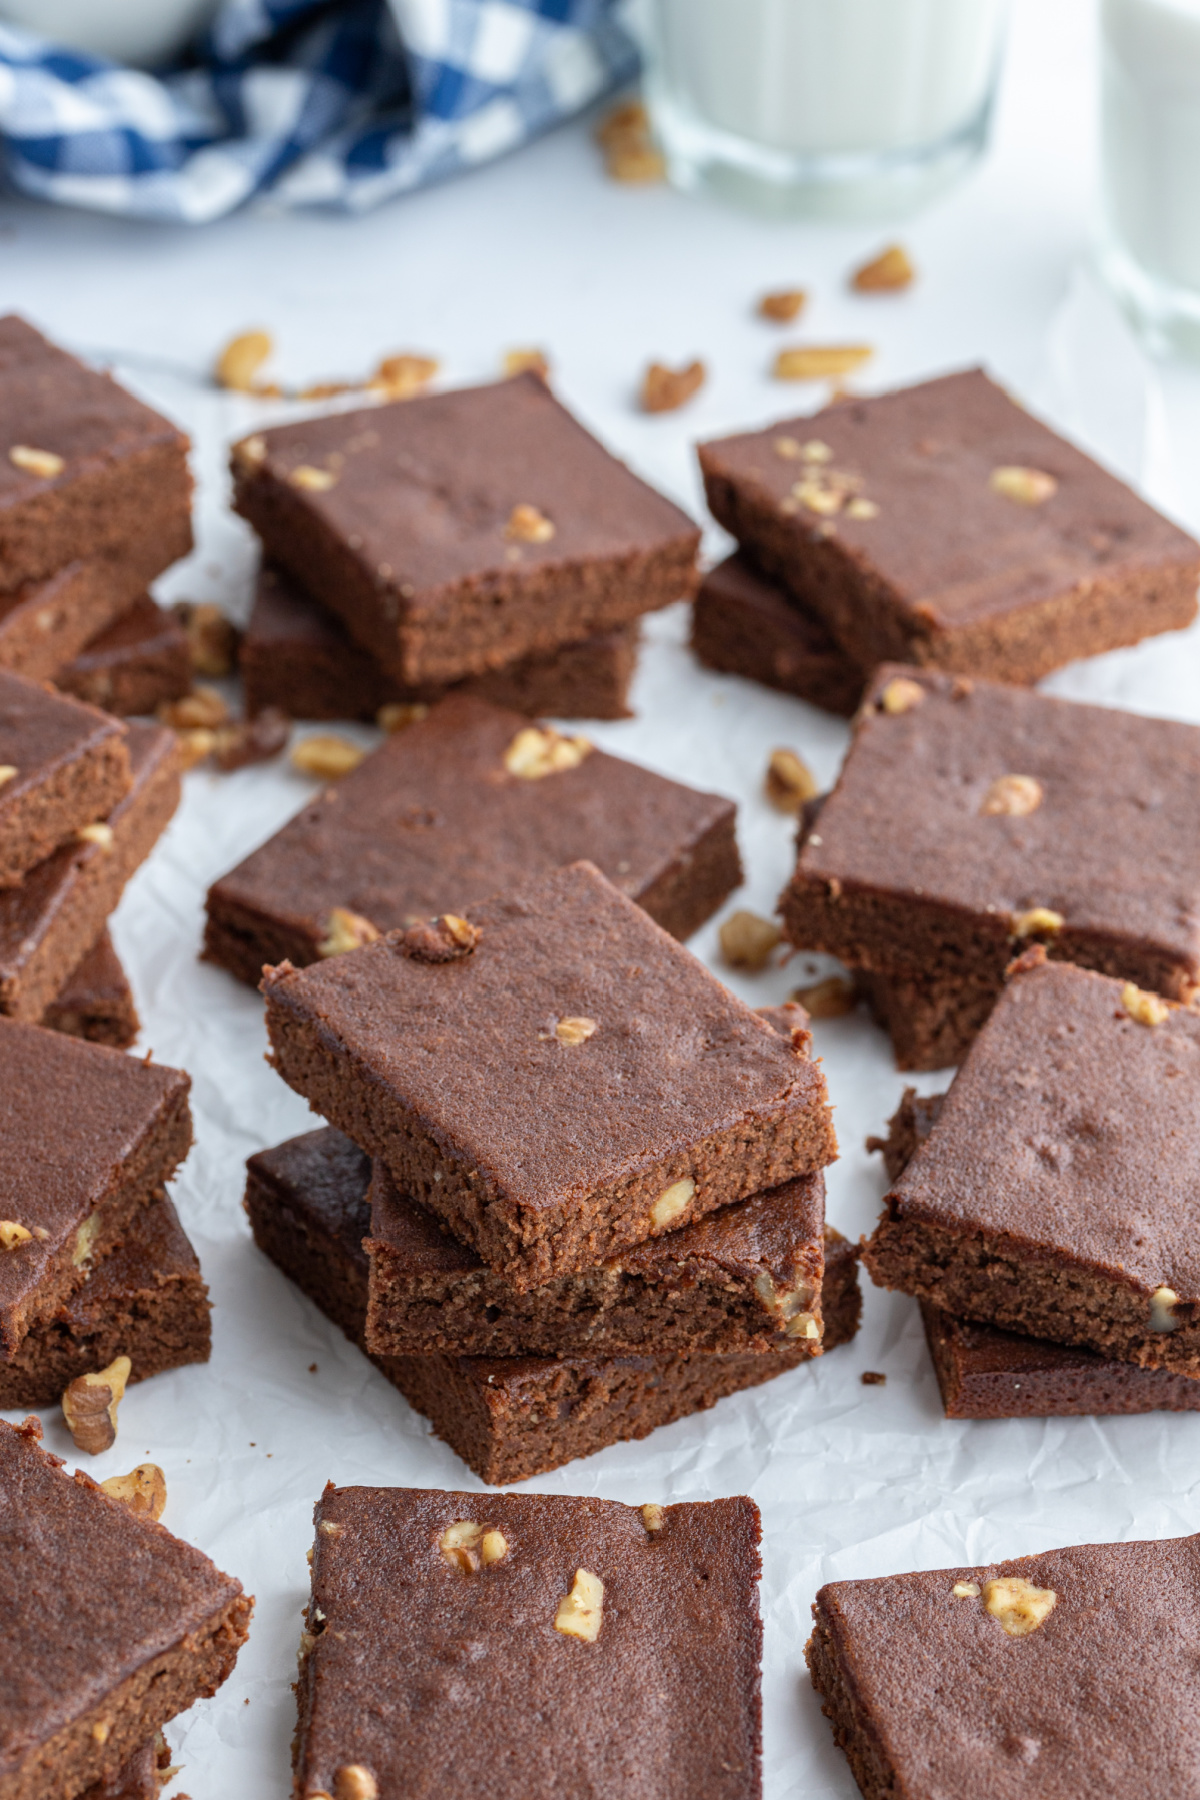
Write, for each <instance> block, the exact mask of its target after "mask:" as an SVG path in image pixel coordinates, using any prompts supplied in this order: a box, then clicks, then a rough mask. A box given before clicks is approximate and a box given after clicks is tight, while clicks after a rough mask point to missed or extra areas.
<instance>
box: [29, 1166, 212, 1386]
mask: <svg viewBox="0 0 1200 1800" xmlns="http://www.w3.org/2000/svg"><path fill="white" fill-rule="evenodd" d="M209 1312H210V1308H209V1301H208V1289H207V1288H206V1287H205V1285H204V1279H203V1277H202V1275H201V1273H200V1264H199V1262H198V1260H197V1257H196V1252H195V1251H194V1250H193V1249H192V1246H191V1244H190V1243H189V1242H188V1239H187V1236H186V1234H185V1232H184V1230H183V1227H182V1225H181V1224H180V1223H179V1216H178V1214H177V1213H176V1211H175V1208H174V1207H173V1206H172V1204H171V1202H170V1201H169V1200H168V1199H167V1198H166V1196H165V1195H164V1196H163V1197H162V1198H161V1199H159V1200H151V1201H150V1203H149V1205H147V1206H144V1207H143V1208H142V1210H141V1211H140V1212H139V1214H138V1216H137V1219H136V1221H135V1223H134V1226H133V1228H132V1229H131V1231H130V1233H129V1235H128V1236H127V1237H126V1239H125V1241H124V1242H123V1243H122V1244H120V1245H119V1246H118V1247H117V1248H116V1249H115V1250H113V1251H111V1252H110V1253H109V1255H107V1256H106V1257H105V1258H104V1259H103V1261H101V1262H96V1263H93V1265H92V1269H91V1273H90V1274H89V1275H88V1277H87V1280H86V1281H85V1282H84V1284H83V1286H82V1287H81V1288H78V1289H77V1290H76V1291H75V1293H74V1294H72V1295H71V1297H70V1299H69V1300H67V1301H66V1302H65V1304H64V1305H63V1306H62V1308H61V1309H60V1310H59V1311H58V1312H57V1313H56V1314H55V1315H54V1316H53V1317H52V1318H47V1319H43V1320H42V1321H41V1323H39V1324H37V1325H35V1326H33V1328H32V1329H31V1330H30V1331H29V1332H28V1334H27V1335H26V1337H25V1339H24V1341H23V1342H22V1344H21V1347H20V1349H19V1350H18V1351H17V1353H16V1355H15V1356H14V1357H13V1358H12V1359H11V1361H9V1362H0V1407H14V1406H55V1405H57V1404H58V1402H59V1400H60V1399H61V1398H62V1395H63V1392H64V1390H65V1389H66V1388H67V1386H68V1385H69V1384H70V1383H71V1382H72V1381H74V1380H75V1378H76V1377H77V1376H79V1375H86V1374H88V1373H89V1372H90V1371H92V1370H95V1369H106V1368H107V1367H108V1365H109V1364H110V1363H111V1362H112V1361H113V1360H114V1359H115V1358H116V1357H118V1356H127V1357H129V1359H130V1361H131V1362H132V1364H133V1368H132V1371H131V1373H130V1375H129V1382H130V1384H132V1383H133V1382H135V1381H146V1380H148V1379H149V1377H150V1376H151V1375H161V1374H162V1373H163V1372H164V1371H165V1370H167V1369H178V1368H182V1367H183V1365H184V1364H186V1363H198V1362H207V1361H208V1358H209V1354H210V1352H211V1349H212V1325H211V1322H210V1318H209Z"/></svg>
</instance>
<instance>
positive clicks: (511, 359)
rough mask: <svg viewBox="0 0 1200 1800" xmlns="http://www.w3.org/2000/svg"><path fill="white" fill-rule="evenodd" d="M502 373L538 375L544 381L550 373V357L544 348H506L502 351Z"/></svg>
mask: <svg viewBox="0 0 1200 1800" xmlns="http://www.w3.org/2000/svg"><path fill="white" fill-rule="evenodd" d="M504 373H505V374H506V375H510V376H511V375H524V374H526V373H529V374H531V375H540V376H541V378H542V380H543V381H545V379H546V377H547V376H548V375H549V373H550V359H549V357H548V356H547V355H546V352H545V351H544V350H506V351H505V352H504Z"/></svg>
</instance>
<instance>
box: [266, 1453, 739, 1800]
mask: <svg viewBox="0 0 1200 1800" xmlns="http://www.w3.org/2000/svg"><path fill="white" fill-rule="evenodd" d="M315 1522H316V1532H315V1538H314V1546H313V1551H312V1598H311V1600H310V1602H309V1606H308V1611H307V1613H306V1615H305V1631H304V1635H303V1638H302V1641H301V1652H300V1678H299V1681H298V1683H297V1687H296V1694H297V1701H298V1707H299V1725H298V1728H297V1732H296V1737H295V1740H294V1764H295V1771H296V1792H297V1793H302V1794H313V1795H315V1794H317V1793H326V1794H337V1793H339V1791H340V1792H342V1793H344V1794H347V1795H349V1794H352V1793H357V1794H360V1795H370V1794H377V1795H379V1796H380V1800H386V1797H390V1796H392V1795H401V1794H433V1793H439V1792H444V1793H471V1792H472V1791H475V1792H478V1791H479V1771H480V1770H481V1769H485V1770H486V1771H487V1792H488V1794H489V1796H490V1797H491V1800H510V1797H511V1800H550V1796H552V1795H554V1796H559V1795H562V1794H563V1793H564V1792H569V1791H575V1792H582V1791H587V1790H590V1791H591V1792H592V1793H594V1794H603V1795H604V1796H605V1800H635V1797H636V1800H642V1797H643V1796H645V1795H647V1794H650V1793H653V1794H655V1795H656V1796H658V1797H659V1800H695V1796H697V1795H700V1794H703V1795H705V1796H706V1797H711V1800H758V1797H759V1796H760V1794H761V1792H762V1769H761V1759H762V1700H761V1691H760V1688H761V1670H760V1665H761V1660H762V1621H761V1618H760V1614H759V1605H758V1583H759V1578H760V1574H761V1558H760V1555H759V1542H760V1539H761V1526H760V1521H759V1514H758V1508H757V1506H755V1504H754V1502H753V1500H749V1499H744V1498H736V1499H726V1500H710V1501H707V1502H698V1503H690V1504H687V1503H685V1504H683V1505H678V1506H661V1507H660V1506H645V1507H637V1506H623V1505H621V1504H620V1502H619V1501H615V1500H597V1499H575V1498H573V1497H570V1496H567V1495H550V1494H486V1495H483V1494H455V1493H441V1492H425V1491H422V1490H420V1489H415V1488H367V1487H349V1488H337V1487H334V1486H333V1484H332V1483H330V1485H329V1486H328V1487H327V1488H326V1489H325V1492H324V1494H323V1495H322V1496H321V1499H320V1500H319V1501H318V1503H317V1506H316V1510H315ZM450 1646H454V1647H455V1648H454V1649H453V1650H451V1649H450ZM463 1646H471V1647H472V1648H470V1649H468V1650H467V1652H466V1653H465V1654H464V1653H463ZM448 1654H449V1655H450V1657H451V1659H452V1669H453V1673H452V1675H451V1674H450V1673H449V1671H447V1673H446V1674H444V1675H443V1674H437V1673H435V1671H437V1670H438V1669H440V1668H442V1667H444V1666H446V1663H447V1656H448ZM648 1681H649V1683H650V1694H652V1696H653V1697H652V1699H651V1698H650V1697H649V1694H648V1689H647V1682H648ZM616 1721H620V1726H619V1729H614V1724H615V1722H616ZM564 1732H565V1733H566V1735H565V1736H564ZM564 1762H565V1763H566V1764H567V1765H568V1766H569V1767H570V1769H571V1772H570V1773H568V1774H566V1775H564ZM576 1764H578V1765H581V1766H580V1767H579V1769H578V1771H577V1772H578V1774H579V1775H580V1776H581V1777H582V1779H577V1778H576V1770H575V1767H574V1765H576Z"/></svg>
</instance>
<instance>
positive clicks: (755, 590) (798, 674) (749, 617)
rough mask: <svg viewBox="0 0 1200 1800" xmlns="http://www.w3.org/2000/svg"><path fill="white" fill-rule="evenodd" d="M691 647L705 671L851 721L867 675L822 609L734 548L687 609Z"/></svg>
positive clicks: (713, 571)
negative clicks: (746, 682) (800, 597)
mask: <svg viewBox="0 0 1200 1800" xmlns="http://www.w3.org/2000/svg"><path fill="white" fill-rule="evenodd" d="M692 649H693V650H694V651H695V653H696V655H697V657H698V658H699V659H700V661H701V662H702V663H703V664H704V665H705V667H706V668H709V669H719V670H721V671H722V673H724V674H727V675H744V676H745V677H746V679H747V680H749V681H761V682H762V684H763V686H764V687H770V688H778V689H780V691H781V692H782V693H785V694H794V695H795V696H796V698H797V699H798V700H807V701H808V702H809V704H810V705H811V706H820V707H823V708H824V710H825V711H826V712H831V713H840V714H841V715H842V716H843V717H845V718H849V716H850V714H851V713H852V712H853V711H854V709H855V707H856V706H857V705H858V703H859V701H860V700H861V699H862V691H863V686H864V683H865V681H866V674H865V671H864V670H863V669H861V668H860V667H859V665H858V664H857V663H856V662H855V661H854V660H853V658H852V657H849V656H847V655H846V652H845V651H844V650H843V649H842V647H841V645H840V644H839V643H838V641H837V639H836V638H835V637H833V636H832V634H831V633H830V630H829V627H828V626H827V625H826V624H825V623H824V621H823V620H822V618H821V616H820V614H819V613H816V612H814V611H813V610H812V608H811V607H809V606H805V605H804V604H803V603H802V602H801V601H799V600H797V599H795V598H794V596H793V595H791V594H789V593H788V592H787V591H786V589H784V588H781V587H780V586H778V584H777V583H775V582H773V581H770V580H769V579H768V578H767V577H766V576H765V575H763V574H761V573H760V571H759V570H758V569H756V568H755V566H754V564H753V563H752V562H751V561H750V559H749V557H748V556H746V555H745V554H744V553H743V552H741V551H739V552H738V554H737V555H736V556H729V557H726V559H725V561H724V562H723V563H719V564H718V565H717V567H716V568H715V569H710V570H709V572H708V574H707V575H706V576H705V577H704V579H703V581H702V582H701V583H700V590H699V592H698V593H697V595H696V602H695V605H694V606H693V608H692Z"/></svg>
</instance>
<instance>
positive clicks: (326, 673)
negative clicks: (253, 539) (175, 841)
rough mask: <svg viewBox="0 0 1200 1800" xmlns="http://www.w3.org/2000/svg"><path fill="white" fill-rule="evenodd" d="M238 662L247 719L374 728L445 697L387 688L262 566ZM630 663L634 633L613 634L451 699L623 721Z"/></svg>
mask: <svg viewBox="0 0 1200 1800" xmlns="http://www.w3.org/2000/svg"><path fill="white" fill-rule="evenodd" d="M238 662H239V666H240V669H241V675H242V690H243V693H244V695H245V703H246V712H247V714H248V716H249V717H251V718H253V717H255V716H256V715H257V714H258V713H260V712H262V711H264V710H265V709H266V708H267V707H269V706H273V707H277V708H278V709H279V710H280V711H281V712H285V713H287V714H288V716H289V717H290V718H293V719H369V720H373V719H374V718H375V717H376V716H377V714H378V713H379V711H380V709H381V708H382V707H384V706H397V705H399V706H412V705H430V704H432V703H433V702H434V701H436V700H440V699H441V698H442V696H443V695H444V694H445V693H446V692H447V691H448V690H447V688H446V687H445V685H444V684H443V685H442V686H437V685H433V686H430V685H426V686H424V687H421V686H417V687H406V686H404V685H403V684H402V683H400V682H398V681H396V680H394V679H393V678H392V677H391V676H389V675H388V674H387V673H386V671H385V670H384V669H383V668H381V666H380V665H379V663H378V662H377V661H376V660H375V658H374V657H373V656H372V655H371V654H370V652H369V651H366V650H362V649H360V648H359V646H358V645H357V644H356V643H355V642H354V640H353V639H352V638H351V637H350V635H349V633H348V632H347V631H346V628H345V626H344V625H343V624H342V623H341V621H340V620H339V619H338V618H337V617H336V616H335V615H334V614H333V613H331V612H329V611H327V610H326V608H325V607H323V606H321V605H320V604H319V603H318V602H317V601H316V600H312V599H310V598H309V596H308V595H307V594H306V593H305V592H304V590H303V589H302V588H301V587H300V586H299V585H298V584H297V583H296V582H295V581H293V580H292V579H291V577H290V576H289V575H288V574H287V573H286V572H285V571H284V570H283V569H276V568H272V567H271V566H270V565H269V564H267V565H266V566H264V568H263V569H262V570H261V571H260V573H259V577H258V585H257V587H256V589H255V595H254V611H253V612H252V613H251V615H250V623H249V625H248V626H247V627H246V633H245V636H244V637H243V638H242V642H241V648H240V650H239V652H238ZM636 662H637V626H636V625H621V626H618V627H616V628H614V629H613V630H612V631H606V632H600V633H598V634H597V635H596V636H595V637H590V638H585V639H584V641H583V642H582V643H581V644H563V645H560V646H559V648H557V649H555V650H548V651H543V652H542V653H540V654H538V655H535V656H526V657H523V658H521V659H520V660H519V661H517V662H515V663H510V664H508V665H507V667H505V668H502V669H493V670H490V671H489V672H488V673H487V674H486V675H473V676H468V677H467V679H466V680H465V681H461V682H458V683H457V684H456V691H461V692H464V693H469V694H475V695H477V696H478V697H479V698H480V699H482V700H490V701H491V702H492V703H493V705H495V706H506V707H508V708H509V709H510V710H513V711H516V712H522V713H526V714H528V715H529V716H530V717H531V718H532V717H535V716H536V715H537V714H539V713H544V714H546V715H548V716H549V717H550V718H554V719H627V718H628V717H629V707H628V704H627V701H628V696H629V683H630V681H631V680H632V679H633V671H634V666H635V664H636Z"/></svg>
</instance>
